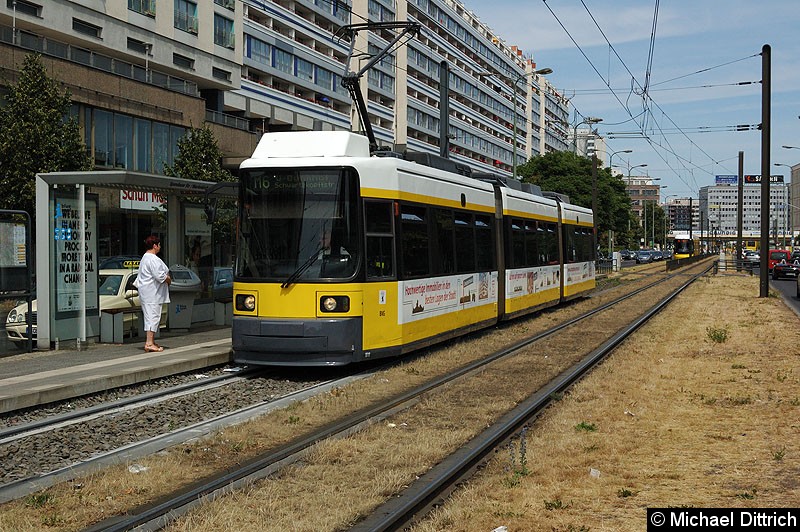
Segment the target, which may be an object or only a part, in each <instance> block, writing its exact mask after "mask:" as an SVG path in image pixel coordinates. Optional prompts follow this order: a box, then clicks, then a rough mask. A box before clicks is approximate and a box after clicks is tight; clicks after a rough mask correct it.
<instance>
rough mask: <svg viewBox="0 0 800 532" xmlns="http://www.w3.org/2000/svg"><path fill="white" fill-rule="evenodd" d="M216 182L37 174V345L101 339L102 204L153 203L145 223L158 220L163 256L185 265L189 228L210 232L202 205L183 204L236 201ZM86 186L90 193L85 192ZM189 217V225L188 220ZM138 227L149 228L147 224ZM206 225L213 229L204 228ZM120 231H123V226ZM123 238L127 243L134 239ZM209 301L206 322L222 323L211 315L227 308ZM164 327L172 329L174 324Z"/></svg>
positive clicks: (121, 173)
mask: <svg viewBox="0 0 800 532" xmlns="http://www.w3.org/2000/svg"><path fill="white" fill-rule="evenodd" d="M215 185H216V183H214V182H208V181H199V180H192V179H181V178H175V177H168V176H164V175H156V174H146V173H141V172H131V171H126V170H112V171H97V172H51V173H41V174H37V175H36V207H35V209H36V213H35V214H36V216H35V220H36V227H35V236H36V238H35V245H34V247H35V265H36V268H35V275H36V296H37V312H36V314H37V321H38V323H36V326H37V329H38V330H37V332H36V336H37V347H38V348H39V349H50V347H51V345H52V343H53V342H54V341H55V339H56V338H59V339H60V340H78V339H80V340H81V341H82V342H85V341H86V339H87V338H93V337H99V336H100V310H99V299H98V297H99V294H98V286H97V282H98V275H97V273H98V266H99V255H98V242H99V241H100V240H101V239H102V238H104V237H103V235H100V234H99V230H100V227H101V223H100V222H99V221H98V213H99V212H100V211H101V206H102V202H104V201H111V202H115V201H119V203H120V205H118V208H117V211H119V212H125V211H120V209H119V208H120V207H122V202H123V199H122V198H134V199H136V200H137V201H139V202H140V203H142V204H143V205H145V207H148V206H149V210H148V211H146V215H147V216H149V217H151V219H150V220H148V222H149V223H150V225H153V226H154V222H153V221H152V220H157V221H158V225H159V227H161V228H163V229H164V232H163V236H162V238H163V239H164V240H165V241H166V242H165V243H166V253H165V256H164V257H163V258H164V261H165V262H166V263H167V265H169V266H170V267H172V266H173V265H184V263H185V262H186V259H185V257H186V252H185V246H186V235H187V226H188V225H192V227H198V226H200V228H201V229H200V230H201V231H203V230H205V231H208V234H209V235H210V234H211V228H210V226H209V225H208V223H207V222H206V221H205V217H204V216H201V215H200V214H199V213H198V212H200V213H201V212H202V209H203V205H202V204H197V203H192V204H187V203H186V202H185V201H184V200H185V199H186V198H199V199H203V198H204V197H206V196H208V197H209V198H213V199H219V198H230V199H235V198H236V189H235V187H217V186H215ZM87 188H88V189H90V190H91V191H92V193H88V192H87ZM107 189H110V191H109V190H107ZM114 189H117V190H118V191H119V192H118V193H117V192H115V191H114ZM117 195H118V196H117ZM117 197H119V198H120V199H119V200H117V199H116V198H117ZM109 198H110V200H109ZM164 206H165V207H166V208H165V209H164ZM112 217H113V216H112ZM187 218H191V220H190V221H189V222H187ZM140 225H142V227H145V228H148V231H149V226H148V225H147V224H140ZM204 225H205V226H207V227H208V228H207V229H203V226H204ZM121 232H122V233H125V231H124V228H123V231H121ZM190 234H191V232H190ZM125 236H126V237H128V238H130V235H125ZM137 236H139V235H137ZM143 238H144V237H142V238H140V239H139V240H143ZM137 243H138V242H137ZM129 247H132V245H129ZM142 249H143V245H138V246H137V247H136V251H135V254H138V255H139V256H141V250H142ZM210 252H211V251H210ZM208 303H209V305H206V307H207V308H206V309H201V312H206V313H208V312H209V310H208V309H209V308H210V315H209V319H210V320H213V321H214V322H216V323H220V322H221V321H220V319H218V318H217V317H215V316H214V313H217V312H225V307H224V306H223V307H222V308H221V309H220V307H219V306H218V305H215V304H214V302H213V301H210V302H208ZM167 326H168V327H170V324H169V322H168V323H167Z"/></svg>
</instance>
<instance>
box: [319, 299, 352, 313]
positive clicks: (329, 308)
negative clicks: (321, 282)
mask: <svg viewBox="0 0 800 532" xmlns="http://www.w3.org/2000/svg"><path fill="white" fill-rule="evenodd" d="M319 310H320V311H321V312H350V297H349V296H322V297H320V298H319Z"/></svg>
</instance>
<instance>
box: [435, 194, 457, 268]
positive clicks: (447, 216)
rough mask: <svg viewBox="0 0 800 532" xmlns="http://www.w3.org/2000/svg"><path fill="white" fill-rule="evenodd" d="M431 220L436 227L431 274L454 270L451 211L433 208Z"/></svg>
mask: <svg viewBox="0 0 800 532" xmlns="http://www.w3.org/2000/svg"><path fill="white" fill-rule="evenodd" d="M433 220H434V224H435V228H436V236H435V238H436V243H437V244H438V245H437V246H435V247H434V248H433V249H432V250H431V251H432V254H433V272H432V273H433V274H434V275H440V274H447V273H454V272H455V263H456V261H455V241H454V240H453V235H454V230H453V211H449V210H445V209H434V211H433Z"/></svg>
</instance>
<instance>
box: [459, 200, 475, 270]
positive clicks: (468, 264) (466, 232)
mask: <svg viewBox="0 0 800 532" xmlns="http://www.w3.org/2000/svg"><path fill="white" fill-rule="evenodd" d="M454 222H455V234H456V271H457V272H458V273H469V272H474V271H475V236H476V235H475V233H476V231H475V225H474V224H473V223H472V215H470V214H467V213H464V212H456V213H455V218H454Z"/></svg>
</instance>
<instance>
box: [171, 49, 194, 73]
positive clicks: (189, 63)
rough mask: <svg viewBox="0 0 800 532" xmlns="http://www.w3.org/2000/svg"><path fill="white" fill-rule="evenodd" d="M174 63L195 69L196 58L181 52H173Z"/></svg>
mask: <svg viewBox="0 0 800 532" xmlns="http://www.w3.org/2000/svg"><path fill="white" fill-rule="evenodd" d="M172 64H173V65H175V66H179V67H181V68H185V69H187V70H194V59H192V58H190V57H186V56H184V55H181V54H175V53H173V54H172Z"/></svg>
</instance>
